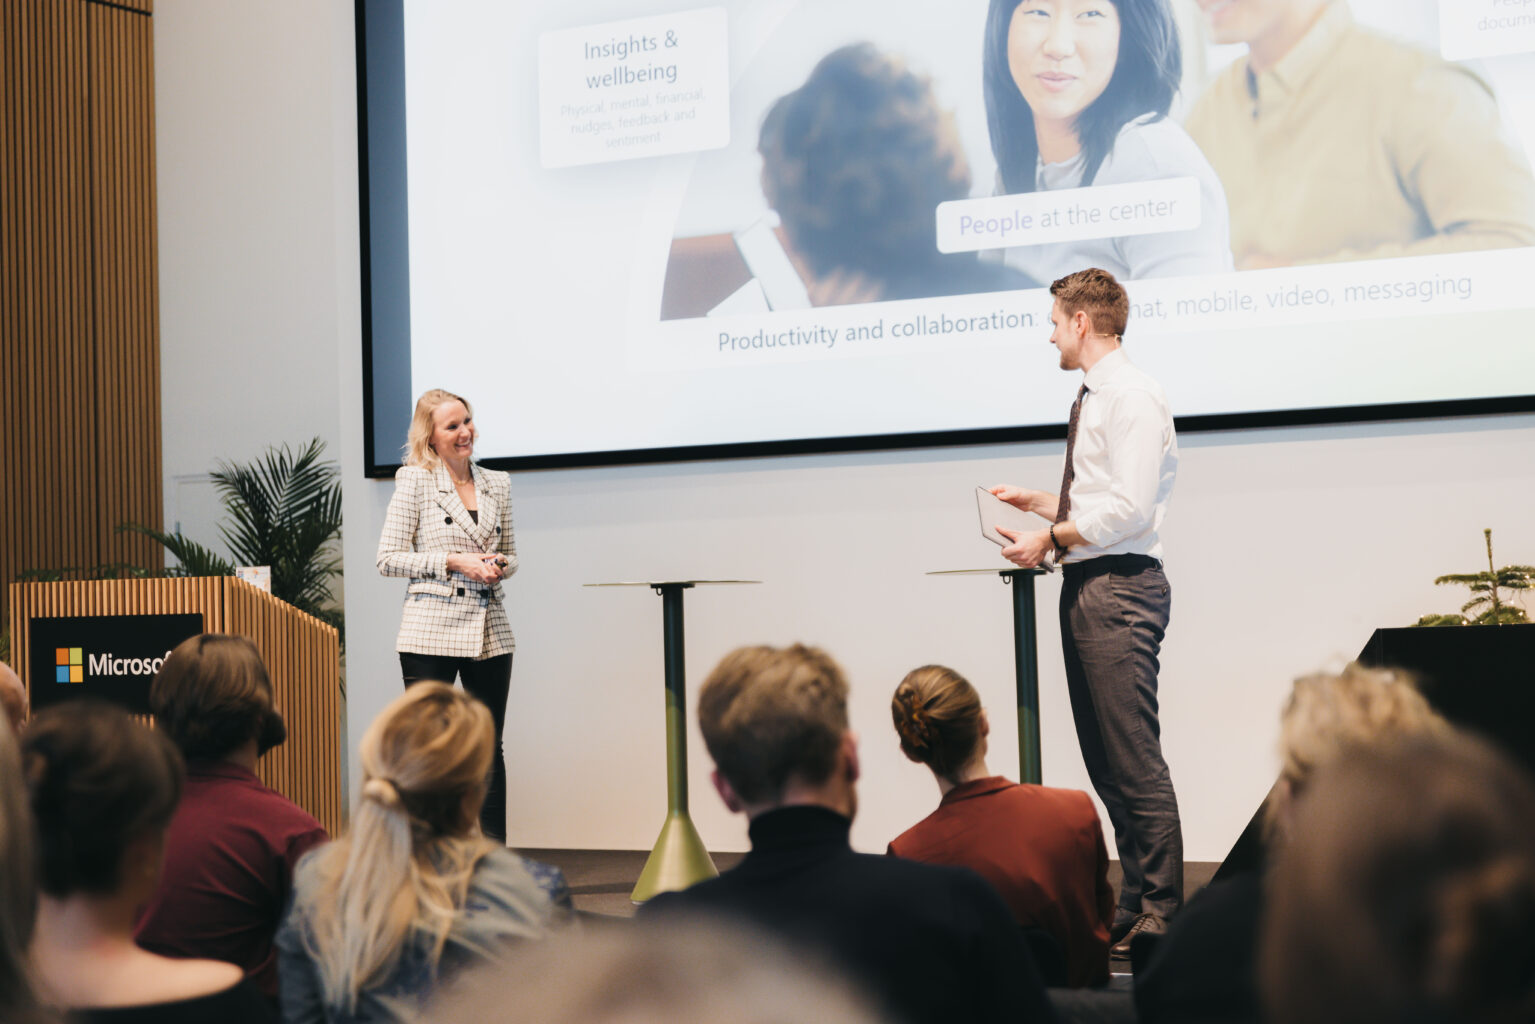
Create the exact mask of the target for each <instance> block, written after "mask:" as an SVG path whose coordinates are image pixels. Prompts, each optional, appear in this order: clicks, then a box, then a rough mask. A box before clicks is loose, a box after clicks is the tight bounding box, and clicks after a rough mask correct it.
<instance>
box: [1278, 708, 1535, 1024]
mask: <svg viewBox="0 0 1535 1024" xmlns="http://www.w3.org/2000/svg"><path fill="white" fill-rule="evenodd" d="M1293 813H1294V818H1293V820H1294V825H1295V828H1294V831H1293V834H1292V837H1291V840H1290V842H1289V843H1288V844H1286V846H1285V847H1284V848H1283V849H1282V850H1281V851H1280V852H1279V855H1278V858H1277V860H1276V862H1275V864H1274V866H1273V871H1272V874H1271V876H1270V878H1269V898H1268V904H1269V911H1268V914H1267V918H1266V921H1265V924H1264V928H1263V934H1262V940H1261V948H1262V965H1261V983H1262V989H1263V993H1264V998H1265V1001H1266V1003H1267V1005H1268V1007H1269V1010H1270V1018H1269V1019H1271V1020H1273V1021H1274V1022H1275V1024H1333V1022H1336V1024H1373V1022H1381V1024H1386V1022H1391V1024H1396V1022H1402V1021H1414V1022H1422V1024H1430V1022H1433V1024H1440V1022H1442V1024H1451V1022H1454V1024H1503V1022H1507V1024H1513V1022H1515V1021H1529V1020H1535V930H1532V929H1531V927H1530V922H1531V921H1532V920H1535V786H1532V783H1531V780H1530V778H1529V777H1528V776H1527V775H1525V774H1524V773H1522V772H1521V771H1520V770H1519V769H1518V768H1517V767H1515V766H1514V765H1513V764H1512V763H1511V762H1509V761H1507V760H1506V759H1504V758H1503V757H1502V756H1501V755H1500V754H1498V753H1497V752H1495V751H1494V750H1493V749H1492V748H1490V747H1488V746H1486V745H1485V744H1483V743H1481V742H1479V741H1477V740H1474V739H1471V738H1469V737H1467V736H1463V735H1459V734H1449V733H1446V734H1439V733H1435V734H1432V735H1420V736H1415V737H1404V738H1399V739H1397V740H1395V741H1388V742H1385V743H1380V744H1375V745H1372V746H1360V747H1355V748H1353V749H1351V750H1348V751H1346V752H1344V753H1343V754H1341V755H1340V756H1339V757H1338V758H1337V759H1335V760H1334V761H1332V762H1331V763H1329V764H1326V765H1324V766H1322V767H1320V768H1318V769H1317V771H1316V772H1315V774H1314V776H1313V777H1312V778H1311V779H1310V781H1309V782H1308V785H1307V787H1306V789H1305V791H1304V792H1303V793H1301V794H1300V796H1299V797H1298V798H1297V802H1296V806H1295V809H1294V812H1293Z"/></svg>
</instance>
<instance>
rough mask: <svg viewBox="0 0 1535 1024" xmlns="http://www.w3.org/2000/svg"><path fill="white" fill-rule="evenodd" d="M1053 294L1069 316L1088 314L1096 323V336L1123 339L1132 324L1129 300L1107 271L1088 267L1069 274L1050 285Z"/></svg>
mask: <svg viewBox="0 0 1535 1024" xmlns="http://www.w3.org/2000/svg"><path fill="white" fill-rule="evenodd" d="M1050 294H1051V295H1053V296H1055V301H1056V302H1059V303H1060V304H1061V312H1063V313H1065V314H1066V315H1067V316H1076V315H1077V314H1078V313H1086V314H1087V318H1088V319H1089V320H1091V321H1092V322H1093V333H1094V334H1112V335H1114V336H1115V337H1118V338H1121V339H1123V337H1124V334H1125V324H1127V323H1129V322H1130V297H1129V296H1128V295H1126V294H1125V289H1124V286H1123V285H1121V284H1120V283H1119V282H1118V281H1116V280H1115V279H1114V275H1113V274H1111V273H1109V272H1108V271H1107V270H1099V269H1098V268H1097V267H1088V268H1087V269H1086V270H1079V271H1077V272H1076V273H1075V274H1067V275H1066V276H1065V277H1063V278H1061V279H1060V280H1059V281H1057V282H1055V283H1054V284H1052V285H1051V286H1050Z"/></svg>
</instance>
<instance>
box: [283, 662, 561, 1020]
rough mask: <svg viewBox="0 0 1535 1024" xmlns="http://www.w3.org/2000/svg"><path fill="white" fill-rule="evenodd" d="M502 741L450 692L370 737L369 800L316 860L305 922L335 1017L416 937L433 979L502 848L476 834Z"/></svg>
mask: <svg viewBox="0 0 1535 1024" xmlns="http://www.w3.org/2000/svg"><path fill="white" fill-rule="evenodd" d="M494 737H495V727H494V725H493V724H492V720H491V717H490V711H489V710H488V709H487V708H486V707H485V705H484V704H481V703H480V702H479V701H478V700H475V699H474V698H473V697H471V696H469V695H467V694H465V693H463V692H462V691H460V690H455V689H453V688H452V687H451V686H445V685H444V684H442V683H416V684H415V685H413V686H411V687H410V688H409V689H407V690H406V691H405V692H404V693H403V694H401V695H400V696H399V697H396V698H395V699H394V700H393V701H392V702H390V704H389V706H388V707H386V708H385V709H384V710H383V711H382V712H380V713H379V716H378V717H377V718H375V719H374V720H373V724H372V725H370V726H368V731H367V732H366V733H364V734H363V737H362V743H361V744H359V747H358V759H359V760H360V761H361V764H362V775H363V784H362V793H361V799H359V800H358V801H357V803H356V809H355V810H354V811H353V812H352V821H351V828H350V830H349V832H348V833H347V835H345V836H343V837H342V838H340V839H338V840H336V841H335V842H334V843H331V844H330V845H329V846H326V847H324V848H323V849H322V850H320V851H319V852H318V853H316V854H315V855H314V865H313V870H314V873H315V884H314V885H313V887H312V888H313V892H314V897H313V904H312V906H309V907H306V910H307V911H308V912H307V913H306V915H305V916H306V918H307V921H308V928H307V931H306V933H305V934H304V935H303V941H304V947H305V950H306V952H308V954H309V956H310V958H311V959H313V960H314V962H315V965H316V967H317V968H318V972H319V975H320V985H321V988H322V990H323V992H324V1000H325V1004H326V1006H327V1007H329V1008H330V1009H331V1010H332V1011H333V1012H341V1011H345V1012H350V1011H351V1010H353V1009H354V1008H355V1007H356V1005H357V995H358V993H359V992H360V991H361V990H362V988H363V987H364V986H365V985H367V984H368V983H369V982H370V981H372V980H374V979H376V978H379V977H383V976H385V975H387V974H388V972H389V971H390V970H391V969H392V968H393V966H394V965H395V964H396V963H397V962H398V960H399V956H400V952H401V950H402V949H403V948H404V945H405V942H406V940H407V939H409V938H411V937H412V936H422V937H424V938H425V939H426V941H427V943H428V950H427V957H428V960H427V963H428V967H429V968H430V969H433V970H435V966H436V964H437V962H438V960H439V959H440V958H441V956H442V951H443V949H444V947H445V946H446V944H447V938H448V930H449V929H450V928H451V927H452V924H453V922H454V920H455V919H456V918H457V917H458V915H459V914H460V912H461V911H462V909H463V906H464V901H465V899H466V898H467V896H468V892H469V882H470V878H471V876H472V875H473V873H474V868H475V865H477V864H478V863H479V862H480V860H481V859H483V858H484V857H485V855H486V854H487V853H489V852H490V851H491V850H493V849H495V848H496V844H494V843H491V842H490V841H488V840H486V839H484V838H483V837H482V836H481V835H480V832H479V824H478V820H479V819H478V815H479V806H480V802H481V800H483V798H484V790H485V775H486V773H487V772H488V771H489V770H490V760H491V751H492V749H493V746H494ZM306 867H307V864H306ZM536 916H537V915H536V914H534V913H532V912H529V913H528V914H526V915H524V917H525V919H526V920H534V919H536Z"/></svg>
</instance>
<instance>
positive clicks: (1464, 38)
mask: <svg viewBox="0 0 1535 1024" xmlns="http://www.w3.org/2000/svg"><path fill="white" fill-rule="evenodd" d="M1439 49H1440V52H1442V53H1443V54H1444V57H1445V59H1446V60H1473V59H1475V58H1477V57H1497V56H1501V55H1503V54H1509V53H1528V52H1530V51H1532V50H1535V0H1439Z"/></svg>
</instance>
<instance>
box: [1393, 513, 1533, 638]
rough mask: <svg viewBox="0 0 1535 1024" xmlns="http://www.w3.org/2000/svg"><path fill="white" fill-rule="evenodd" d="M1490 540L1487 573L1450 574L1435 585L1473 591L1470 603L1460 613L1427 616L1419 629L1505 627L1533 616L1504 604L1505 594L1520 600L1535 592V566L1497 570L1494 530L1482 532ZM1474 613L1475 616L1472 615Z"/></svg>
mask: <svg viewBox="0 0 1535 1024" xmlns="http://www.w3.org/2000/svg"><path fill="white" fill-rule="evenodd" d="M1482 535H1483V537H1485V538H1486V540H1487V571H1486V572H1473V573H1451V574H1450V575H1448V576H1440V577H1438V578H1437V579H1435V580H1434V583H1435V584H1438V585H1441V586H1442V585H1444V584H1457V585H1459V586H1463V587H1470V588H1471V600H1469V601H1467V602H1466V603H1465V604H1463V605H1461V606H1460V613H1459V614H1454V613H1448V614H1442V615H1425V616H1423V617H1422V618H1420V619H1419V620H1418V621H1417V622H1416V623H1415V625H1418V626H1504V625H1509V624H1511V623H1518V622H1528V621H1530V617H1529V615H1528V614H1526V613H1525V610H1524V609H1523V608H1521V607H1520V606H1519V605H1517V604H1507V603H1505V602H1504V599H1503V594H1502V591H1505V590H1506V591H1509V592H1510V594H1509V596H1510V597H1512V598H1514V599H1516V600H1518V599H1521V598H1522V596H1523V595H1522V593H1521V592H1522V591H1528V590H1535V566H1530V565H1505V566H1504V567H1503V568H1501V569H1498V568H1495V567H1494V565H1493V561H1492V531H1491V530H1490V529H1489V530H1483V531H1482ZM1473 613H1474V614H1473Z"/></svg>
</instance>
